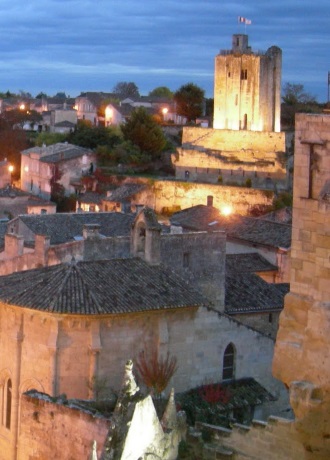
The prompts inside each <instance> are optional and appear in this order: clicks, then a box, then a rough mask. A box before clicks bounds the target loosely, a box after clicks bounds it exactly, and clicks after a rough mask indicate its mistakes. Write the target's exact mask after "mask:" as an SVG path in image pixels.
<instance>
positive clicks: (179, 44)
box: [0, 0, 330, 102]
mask: <svg viewBox="0 0 330 460" xmlns="http://www.w3.org/2000/svg"><path fill="white" fill-rule="evenodd" d="M238 16H243V17H245V18H248V19H250V20H251V21H252V24H251V25H248V26H245V25H242V24H241V25H239V24H238V21H237V17H238ZM235 33H247V34H248V35H249V44H250V46H251V47H252V49H253V50H261V51H266V50H267V49H268V48H269V47H270V46H273V45H276V46H279V47H280V48H281V49H282V52H283V68H282V84H285V83H286V82H290V83H301V84H303V85H304V87H305V90H306V91H308V92H309V93H310V94H312V95H314V96H316V97H317V99H318V100H319V101H320V102H326V101H327V97H328V86H327V80H328V71H330V1H329V0H318V1H314V2H313V1H311V0H276V1H274V0H245V1H241V2H238V1H235V0H233V1H227V2H224V1H221V0H217V1H216V0H190V1H184V0H183V1H180V0H163V1H162V2H160V1H158V0H142V1H136V0H135V1H133V0H118V1H116V0H27V1H25V2H24V1H22V0H11V1H6V0H3V1H1V3H0V36H1V55H0V56H1V57H0V65H1V74H0V91H7V90H10V91H12V92H18V91H19V90H24V91H28V92H30V93H31V94H32V95H33V96H35V95H36V94H37V93H39V92H40V91H43V92H45V93H47V94H49V95H54V94H56V93H57V92H59V91H60V92H66V94H67V95H70V96H71V97H75V96H77V95H79V94H80V92H82V91H104V92H111V91H112V89H113V87H114V86H115V84H116V83H118V82H120V81H127V82H129V81H132V82H135V83H136V85H137V86H138V88H139V90H140V94H141V95H147V94H148V93H149V91H151V90H152V89H154V88H155V87H157V86H167V87H169V88H170V89H171V90H172V91H175V90H177V89H178V88H179V87H180V86H181V85H183V84H185V83H188V82H193V83H195V84H197V85H198V86H200V87H202V88H203V89H204V90H205V94H206V96H207V97H213V81H214V80H213V70H214V58H215V56H216V54H217V53H218V52H219V51H220V49H230V48H231V37H232V34H235Z"/></svg>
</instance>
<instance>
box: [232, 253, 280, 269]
mask: <svg viewBox="0 0 330 460" xmlns="http://www.w3.org/2000/svg"><path fill="white" fill-rule="evenodd" d="M273 270H276V271H277V270H278V267H276V265H273V264H271V263H270V262H268V260H266V259H265V258H264V257H262V256H261V255H260V254H259V253H257V252H250V253H246V254H227V255H226V273H227V274H235V273H246V272H248V273H256V272H267V271H273Z"/></svg>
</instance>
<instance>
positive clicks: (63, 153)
mask: <svg viewBox="0 0 330 460" xmlns="http://www.w3.org/2000/svg"><path fill="white" fill-rule="evenodd" d="M21 153H22V154H23V155H29V154H30V153H39V154H40V155H41V156H40V161H42V162H43V163H58V162H60V161H68V160H72V159H74V158H79V157H81V156H83V155H91V154H92V153H93V152H92V151H91V150H89V149H85V148H83V147H79V146H77V145H73V144H66V143H63V142H58V143H57V144H53V145H49V146H48V147H32V148H30V149H26V150H23V151H22V152H21Z"/></svg>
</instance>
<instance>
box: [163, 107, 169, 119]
mask: <svg viewBox="0 0 330 460" xmlns="http://www.w3.org/2000/svg"><path fill="white" fill-rule="evenodd" d="M162 113H163V122H164V121H165V116H166V114H167V113H168V108H167V107H164V108H163V109H162Z"/></svg>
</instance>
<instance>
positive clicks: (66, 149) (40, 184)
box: [21, 143, 96, 199]
mask: <svg viewBox="0 0 330 460" xmlns="http://www.w3.org/2000/svg"><path fill="white" fill-rule="evenodd" d="M95 162H96V157H95V154H94V153H93V152H92V151H91V150H88V149H85V148H82V147H78V146H76V145H71V144H68V143H57V144H53V145H49V146H48V147H46V146H42V147H31V148H30V149H27V150H23V151H22V152H21V188H22V190H24V191H25V192H30V193H32V194H34V195H39V196H40V197H41V198H44V199H49V198H50V196H51V181H52V180H53V181H56V182H57V183H59V184H60V185H62V186H63V187H64V190H65V193H66V195H69V194H70V193H75V192H76V189H75V185H74V183H75V182H77V181H79V180H80V179H81V177H82V176H83V175H84V174H85V175H86V174H88V173H89V171H90V168H91V166H92V165H93V166H92V169H94V167H95V164H96V163H95Z"/></svg>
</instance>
